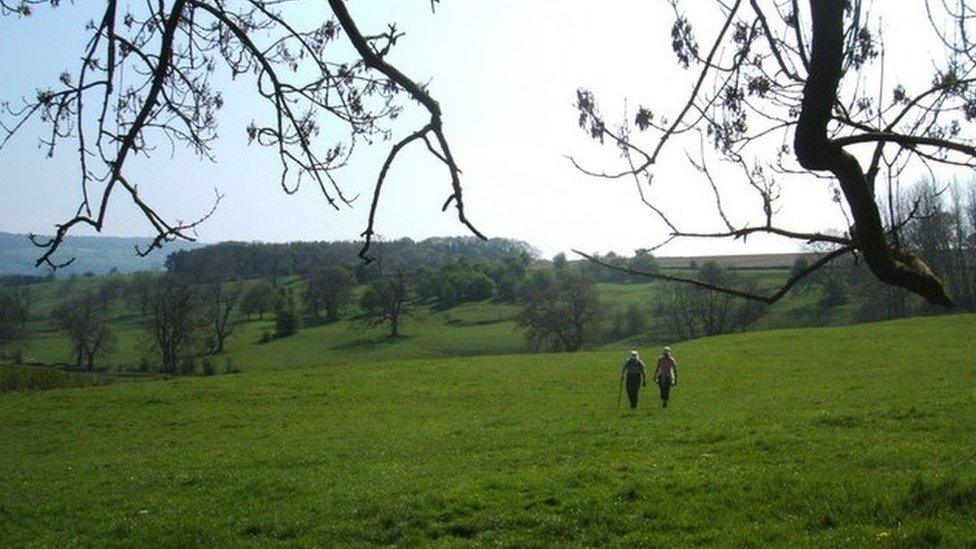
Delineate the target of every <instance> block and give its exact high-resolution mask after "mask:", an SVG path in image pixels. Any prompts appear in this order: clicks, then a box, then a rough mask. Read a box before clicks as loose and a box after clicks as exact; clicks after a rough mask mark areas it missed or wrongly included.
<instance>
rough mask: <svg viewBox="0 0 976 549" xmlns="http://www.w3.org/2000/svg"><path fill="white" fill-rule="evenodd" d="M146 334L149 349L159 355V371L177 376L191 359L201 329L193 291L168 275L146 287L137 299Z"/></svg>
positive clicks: (202, 327) (195, 296) (197, 306)
mask: <svg viewBox="0 0 976 549" xmlns="http://www.w3.org/2000/svg"><path fill="white" fill-rule="evenodd" d="M141 304H142V310H143V314H144V315H145V316H146V319H145V321H146V331H147V332H148V333H149V336H150V341H151V343H152V348H153V349H155V350H156V351H158V352H159V354H160V358H161V360H162V371H163V372H164V373H168V374H176V373H178V372H179V365H180V364H181V362H182V361H183V360H185V359H187V358H188V357H190V356H192V354H193V353H194V350H195V349H196V347H197V345H198V344H199V342H200V337H201V334H202V331H203V329H204V328H205V321H204V320H203V319H202V318H201V315H200V311H199V305H200V296H199V294H198V292H196V291H195V290H194V289H193V287H191V286H190V285H189V284H187V283H186V282H184V281H182V280H180V279H178V278H176V277H175V276H172V275H167V276H163V277H160V278H159V279H158V280H157V281H156V282H155V283H154V284H151V285H147V286H146V287H145V288H144V289H143V293H142V296H141Z"/></svg>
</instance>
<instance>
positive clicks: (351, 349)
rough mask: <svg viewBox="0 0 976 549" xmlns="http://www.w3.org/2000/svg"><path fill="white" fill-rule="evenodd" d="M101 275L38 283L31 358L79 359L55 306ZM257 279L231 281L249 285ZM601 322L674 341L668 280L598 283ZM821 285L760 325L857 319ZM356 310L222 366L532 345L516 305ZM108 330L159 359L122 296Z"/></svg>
mask: <svg viewBox="0 0 976 549" xmlns="http://www.w3.org/2000/svg"><path fill="white" fill-rule="evenodd" d="M743 276H748V277H750V278H752V279H753V280H754V281H755V282H756V283H757V284H758V285H759V286H760V287H764V288H766V287H772V286H774V285H775V284H776V283H777V282H780V281H782V279H783V277H785V276H786V273H785V272H784V271H778V270H758V269H757V270H751V271H744V272H743ZM102 282H103V279H100V278H78V279H74V280H69V281H57V282H50V283H45V284H38V285H36V286H32V287H31V292H32V297H33V300H32V320H31V322H30V323H29V324H28V330H29V331H30V333H31V337H30V339H29V340H28V341H27V343H26V346H25V347H26V348H25V349H24V356H25V358H26V359H27V360H28V361H30V362H40V363H44V364H61V363H68V362H70V361H71V360H72V351H71V345H70V342H69V340H68V338H67V337H66V335H65V334H64V333H63V332H61V331H59V330H57V329H55V328H54V327H53V326H52V323H51V322H50V321H49V317H50V312H51V310H52V308H53V307H54V306H55V305H56V304H57V303H58V302H59V301H60V300H63V299H65V298H67V297H70V296H73V295H79V294H80V293H82V292H84V291H91V290H93V289H96V288H97V287H98V285H99V284H101V283H102ZM253 283H254V281H244V282H237V283H234V285H235V286H239V287H244V286H246V285H248V284H253ZM283 283H284V285H285V286H287V287H290V288H292V289H293V290H294V291H295V292H296V293H300V289H301V286H302V284H303V282H302V281H301V280H298V279H289V280H285V281H283ZM598 291H599V294H600V299H601V303H602V305H603V312H604V319H603V324H602V325H601V327H600V328H598V329H599V330H603V329H604V328H605V327H606V325H607V323H609V321H610V318H611V316H612V314H613V312H614V311H623V310H624V309H626V308H627V307H628V306H629V305H630V304H633V303H636V304H637V305H638V306H639V307H640V310H641V311H642V312H643V313H644V314H645V316H646V318H647V327H646V329H645V331H644V332H643V333H642V335H640V336H635V337H629V338H626V339H625V340H621V341H617V342H612V339H611V340H610V341H611V343H607V342H606V340H604V341H594V342H591V343H590V347H591V348H592V347H604V348H608V349H616V348H621V347H624V346H628V345H642V346H646V345H654V346H657V345H660V344H665V343H669V342H671V335H670V334H669V330H668V329H667V320H666V319H663V318H659V317H657V316H656V315H655V313H654V304H655V302H656V301H657V300H658V299H659V298H660V297H661V295H662V292H666V291H668V288H667V286H665V285H663V284H660V283H652V284H598ZM818 298H819V293H818V291H816V290H814V291H809V292H805V293H800V292H796V293H794V294H791V295H790V297H789V298H788V299H786V300H784V301H782V302H780V303H777V304H776V305H775V306H774V307H772V308H771V309H770V310H769V313H768V314H767V315H766V317H764V318H763V319H761V320H760V321H759V322H757V323H756V325H755V328H757V329H770V328H780V327H798V326H812V325H821V324H826V325H839V324H845V323H849V322H851V320H852V313H851V310H850V307H838V308H834V309H828V310H822V309H821V308H820V307H818V306H817V299H818ZM358 313H359V311H358V310H357V308H356V307H355V306H353V307H350V308H349V309H348V310H347V311H346V312H345V314H344V315H343V319H342V320H340V321H339V322H336V323H333V324H321V325H315V326H307V327H303V328H302V329H301V330H300V331H299V333H298V334H296V335H294V336H291V337H288V338H284V339H280V340H273V341H271V342H269V343H265V344H261V343H259V342H260V341H261V339H262V335H264V334H271V333H273V332H274V323H273V320H272V319H270V317H268V318H267V319H266V320H254V319H251V320H248V321H247V322H244V323H243V324H242V325H241V326H240V327H239V328H238V329H237V331H236V333H235V334H234V335H233V336H232V337H231V339H230V340H229V341H228V343H227V352H226V353H225V354H224V355H222V356H218V357H216V358H215V359H214V360H216V362H217V363H218V367H221V366H222V363H224V362H226V361H227V360H228V359H229V360H230V361H231V362H232V363H233V364H234V365H235V367H237V368H241V369H243V370H245V371H256V370H280V369H287V368H291V367H304V366H313V365H322V364H348V363H356V362H375V361H387V360H404V359H421V358H423V359H433V358H449V357H457V356H478V355H499V354H513V353H525V352H529V351H531V348H530V346H529V344H528V342H527V341H526V340H525V336H524V333H523V332H522V331H520V330H518V329H517V327H516V325H515V322H514V318H515V315H516V314H517V313H518V306H517V305H514V304H506V303H496V302H493V301H482V302H476V303H465V304H462V305H459V306H457V307H454V308H451V309H448V310H438V309H436V308H431V307H428V306H422V305H417V306H414V307H413V312H412V313H411V314H410V315H409V316H408V317H407V318H406V319H405V321H404V325H403V329H402V333H403V334H404V337H403V338H400V339H398V340H390V339H388V338H387V337H386V334H387V331H388V329H387V328H385V327H382V326H381V327H375V328H369V327H365V326H364V325H363V324H362V323H360V322H358V321H357V320H356V316H357V315H358ZM109 317H110V319H111V327H112V329H113V331H114V332H115V334H116V339H117V343H116V345H115V348H114V349H113V350H112V351H111V352H110V353H109V354H108V355H106V356H104V357H101V358H100V359H99V360H98V364H99V365H100V366H101V367H102V368H108V369H111V370H117V369H119V368H123V369H130V370H131V369H134V368H135V367H136V366H137V365H138V364H139V363H140V362H141V361H142V360H143V359H146V360H148V361H149V362H151V363H155V362H157V361H158V358H157V357H156V356H155V353H153V352H152V351H151V350H150V348H149V347H150V345H149V341H148V338H147V335H146V333H145V331H144V328H143V321H142V319H141V318H140V316H139V314H138V312H137V311H136V310H135V308H134V306H133V305H132V304H131V303H129V302H127V301H126V300H124V299H115V300H113V301H112V302H111V306H110V309H109Z"/></svg>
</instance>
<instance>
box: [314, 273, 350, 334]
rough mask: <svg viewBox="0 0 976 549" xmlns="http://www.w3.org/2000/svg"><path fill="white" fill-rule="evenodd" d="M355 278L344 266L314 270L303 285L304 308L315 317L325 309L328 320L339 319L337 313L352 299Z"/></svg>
mask: <svg viewBox="0 0 976 549" xmlns="http://www.w3.org/2000/svg"><path fill="white" fill-rule="evenodd" d="M355 286H356V278H355V277H354V276H353V274H352V272H351V271H350V270H349V269H347V268H345V267H329V268H327V269H323V270H319V271H315V272H314V273H312V275H311V276H309V277H308V285H307V286H306V287H305V296H304V297H305V299H304V301H305V310H306V312H308V313H309V315H310V316H312V317H313V318H315V319H318V318H319V312H320V311H321V310H322V309H325V318H326V320H328V321H329V322H335V321H336V320H338V319H339V313H340V312H341V311H342V309H343V308H344V307H346V306H347V305H349V303H350V302H351V301H352V291H353V288H355Z"/></svg>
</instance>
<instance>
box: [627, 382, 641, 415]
mask: <svg viewBox="0 0 976 549" xmlns="http://www.w3.org/2000/svg"><path fill="white" fill-rule="evenodd" d="M640 388H641V376H640V374H627V398H628V399H630V407H631V408H636V407H637V394H638V393H640Z"/></svg>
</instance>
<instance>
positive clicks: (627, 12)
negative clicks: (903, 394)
mask: <svg viewBox="0 0 976 549" xmlns="http://www.w3.org/2000/svg"><path fill="white" fill-rule="evenodd" d="M98 4H101V3H100V2H98V3H95V2H91V0H87V1H85V2H77V3H74V4H70V3H63V5H62V7H60V8H58V9H53V10H52V9H50V8H41V9H39V10H38V13H37V14H36V15H35V16H34V17H32V18H30V19H26V20H17V19H11V18H0V75H3V76H2V79H0V99H4V100H13V99H16V98H17V97H20V96H22V95H30V94H31V93H32V90H34V89H35V88H36V87H38V86H39V85H41V84H44V83H53V82H56V79H57V76H58V74H60V72H61V71H62V70H63V69H64V68H65V67H72V66H74V65H75V64H76V60H77V58H78V51H79V49H78V45H79V44H80V43H81V40H83V38H84V36H85V35H84V32H83V31H84V29H83V25H84V22H85V21H87V19H88V17H89V15H87V14H86V13H87V12H86V10H90V9H91V8H92V6H97V5H98ZM308 5H309V6H311V7H308V8H307V10H308V11H307V13H306V14H303V16H304V15H307V16H308V17H309V18H310V20H316V18H319V19H320V18H321V17H323V16H324V15H325V3H324V2H318V3H309V4H308ZM686 5H687V6H689V10H690V12H691V13H690V15H691V16H692V19H693V21H695V20H696V18H697V20H704V22H703V23H701V24H700V31H701V33H702V36H701V37H700V42H702V43H705V42H706V41H707V40H708V34H709V33H708V31H709V26H708V25H709V17H714V16H715V13H714V10H712V9H711V8H709V7H708V6H709V5H710V3H708V2H699V1H696V2H687V3H686ZM921 5H922V3H921V2H919V3H917V5H916V3H909V2H898V3H897V6H896V5H895V3H891V4H889V5H887V6H886V8H890V9H892V10H893V11H892V12H891V13H890V14H889V15H887V17H888V19H887V20H886V25H887V26H888V30H889V32H890V35H891V36H908V35H913V33H914V34H918V32H917V29H918V26H919V24H920V23H919V21H921V19H920V18H921V17H924V11H920V6H921ZM349 6H350V8H349V9H350V11H351V12H352V15H353V16H354V17H355V18H356V19H357V21H358V23H359V26H360V28H361V29H362V30H363V32H364V33H365V34H371V33H375V32H379V31H382V30H385V28H386V24H387V23H390V22H396V23H397V24H398V27H399V28H400V29H402V30H403V31H405V32H406V36H405V37H404V38H403V39H401V40H400V42H398V44H397V46H396V47H395V48H394V50H393V52H392V53H391V54H390V56H389V58H388V59H389V60H390V61H391V62H392V63H394V64H395V65H396V66H398V67H399V68H400V69H401V70H402V71H403V72H404V73H406V74H407V75H409V76H411V77H412V78H414V79H415V80H417V81H420V82H428V83H429V90H430V91H431V94H432V95H433V96H434V97H435V98H436V99H437V100H438V101H439V102H440V104H441V107H442V110H443V111H444V126H445V132H446V134H447V138H448V140H449V141H450V142H451V146H452V150H453V152H454V155H455V157H456V159H457V161H458V163H459V165H460V167H461V169H462V170H463V172H464V173H463V176H462V183H463V185H464V190H465V203H466V206H467V212H468V216H469V218H470V219H471V220H472V221H473V222H474V223H475V224H476V225H477V227H478V228H479V229H480V230H481V231H482V232H484V233H485V234H486V235H488V236H490V237H508V238H517V239H521V240H525V241H527V242H529V243H531V244H532V245H534V246H535V247H537V248H538V249H539V250H540V251H541V252H542V253H543V255H544V256H552V255H553V254H555V253H557V252H561V251H568V250H570V249H573V248H576V249H581V250H585V251H598V252H606V251H610V250H612V251H615V252H617V253H625V254H631V253H633V250H635V249H638V248H645V247H650V246H653V245H655V244H657V243H658V242H660V241H661V240H662V239H664V238H665V237H666V236H667V233H668V231H667V227H666V226H664V225H663V224H662V223H661V222H660V221H658V220H657V219H656V217H655V216H654V215H653V213H652V212H651V211H650V210H648V209H647V208H646V207H645V206H643V205H642V204H641V203H640V201H639V197H638V194H637V191H636V189H635V187H634V183H633V180H631V179H621V180H614V181H611V180H605V179H599V178H592V177H589V176H586V175H584V174H581V173H580V172H578V171H577V170H575V169H574V168H573V167H572V165H571V164H570V163H569V161H568V160H567V158H566V156H567V155H572V156H574V157H576V158H578V159H580V160H581V161H582V162H583V163H584V164H585V165H587V166H589V167H592V168H593V169H595V170H597V171H613V170H616V169H620V168H621V167H622V165H621V162H622V161H621V159H620V158H618V156H617V155H616V154H615V152H614V151H613V150H612V147H600V146H599V145H598V144H596V143H595V142H593V141H592V140H590V139H589V138H588V137H587V136H586V135H585V134H584V133H583V132H582V131H581V130H580V129H579V128H578V127H577V123H576V118H577V114H576V111H575V108H574V106H573V104H574V101H575V94H576V90H577V88H579V87H584V88H587V89H591V90H593V91H594V92H595V93H596V95H597V97H598V99H599V100H600V104H601V110H602V111H603V112H604V113H605V114H607V115H608V118H609V119H611V120H614V119H615V118H614V115H616V116H622V114H623V112H624V107H625V105H627V106H628V107H627V108H628V110H627V112H628V113H631V114H632V112H633V109H634V108H635V107H636V105H638V104H643V105H648V106H652V107H653V108H654V109H655V111H656V112H659V113H662V114H665V115H667V114H668V113H672V115H673V113H674V112H676V110H677V109H678V108H679V106H680V102H681V101H682V100H683V98H684V97H685V94H686V93H687V90H688V89H689V84H690V82H691V80H690V78H691V77H692V76H693V73H689V72H687V71H684V70H682V69H680V68H679V67H678V66H677V64H676V63H675V62H674V55H673V53H672V52H671V49H670V28H671V24H672V22H673V14H672V12H671V9H670V7H669V5H668V3H667V2H666V1H664V0H660V1H647V2H644V1H642V2H637V1H632V0H627V1H625V0H607V1H603V2H592V1H584V0H532V1H526V0H492V1H491V2H485V1H482V2H475V1H473V0H442V1H441V2H440V3H439V4H438V8H437V10H436V13H432V12H431V9H430V4H429V2H428V1H427V0H355V1H352V2H350V3H349ZM696 9H697V10H699V11H698V12H696V11H695V10H696ZM709 10H711V11H710V12H709ZM901 42H902V43H900V44H886V45H887V46H888V53H887V54H886V56H887V58H888V59H889V60H891V65H892V66H893V67H896V68H897V70H898V71H901V73H902V74H903V75H904V77H905V79H906V80H908V79H910V78H911V77H916V79H917V77H918V75H919V74H922V76H921V81H920V83H919V85H924V84H925V83H927V82H928V80H929V78H930V77H929V75H930V74H931V68H932V67H931V60H932V59H933V58H935V57H937V55H936V51H937V50H936V48H935V45H934V44H932V43H929V42H926V41H924V40H914V41H911V42H909V41H901ZM892 71H893V72H894V69H892ZM891 79H892V81H893V80H894V79H895V76H892V77H891ZM224 84H226V86H227V92H226V94H225V95H226V96H227V105H228V106H227V107H226V108H225V109H224V110H223V111H222V112H221V117H220V127H219V130H218V131H219V134H220V139H219V140H218V142H217V143H216V146H215V149H214V153H215V155H216V157H217V162H216V163H210V162H208V161H200V160H198V159H196V158H194V157H192V156H190V155H188V154H184V153H177V154H176V155H174V156H172V157H171V156H170V154H169V151H168V150H166V149H165V148H163V149H161V150H160V151H158V152H157V153H156V154H155V155H154V156H153V158H152V159H151V160H149V161H147V160H144V159H140V160H139V161H137V162H136V163H134V164H133V165H132V166H131V167H130V174H132V178H133V179H135V180H137V181H138V183H139V188H140V193H141V194H143V195H144V196H146V197H148V198H149V199H151V200H153V201H154V203H155V204H156V205H157V206H158V207H159V209H160V211H161V212H162V213H163V214H164V215H165V216H167V218H169V219H182V220H187V219H195V218H197V217H199V216H200V215H202V214H203V213H205V212H206V211H207V210H209V208H210V205H211V202H212V200H213V195H214V190H215V189H217V190H218V191H219V192H220V193H222V194H223V195H224V196H225V198H224V200H223V201H222V203H221V204H220V207H219V209H218V210H217V212H216V214H215V215H214V216H213V217H212V218H211V219H209V220H208V221H207V222H206V223H205V224H203V225H202V226H201V227H199V228H198V229H197V235H198V237H199V239H200V240H201V241H203V242H218V241H223V240H243V241H254V240H259V241H270V242H283V241H292V240H349V239H357V238H358V237H359V234H360V233H361V232H362V231H363V229H364V228H365V226H366V217H367V214H368V206H369V203H368V199H369V196H370V193H371V190H372V186H373V183H374V182H375V178H376V175H377V173H378V172H379V169H380V166H381V165H382V162H383V159H384V158H385V155H386V154H387V152H388V151H389V148H390V146H391V142H383V141H380V142H377V143H375V144H374V145H373V146H371V147H368V148H367V149H362V150H360V151H359V154H357V156H356V157H355V160H354V162H353V163H352V165H350V166H349V167H348V168H346V169H344V170H343V171H341V172H338V174H337V175H338V179H339V180H340V181H341V183H342V184H343V186H344V188H345V190H346V191H347V192H348V193H349V194H352V195H355V194H360V195H361V196H360V198H359V200H357V201H356V204H355V206H354V207H352V208H345V209H343V210H342V211H339V212H336V211H335V210H333V209H332V208H331V207H329V206H328V204H327V203H326V202H325V200H324V199H323V197H322V195H321V194H320V193H319V191H318V190H317V189H316V188H314V187H313V186H311V185H307V186H305V187H303V188H301V189H300V190H299V192H298V193H296V194H295V195H287V194H286V193H284V192H283V191H282V190H281V188H280V187H279V186H278V178H279V172H278V164H277V158H276V156H275V155H274V153H273V151H271V150H269V149H264V148H261V147H257V146H249V145H247V142H246V141H247V140H246V136H245V128H246V126H247V125H248V123H249V122H250V121H251V119H252V118H253V116H254V113H255V109H256V107H255V104H254V101H253V99H251V97H250V96H249V93H250V92H251V90H252V88H251V87H250V86H251V85H250V83H247V82H233V83H230V82H228V81H225V82H224ZM906 87H908V88H909V92H911V91H912V90H913V86H911V85H907V86H906ZM917 87H918V86H914V88H917ZM625 102H626V103H625ZM407 107H408V113H407V114H406V115H405V116H403V117H402V118H401V119H400V120H399V121H398V122H397V124H396V125H395V126H394V128H393V129H394V136H402V135H405V134H406V133H408V132H410V131H413V130H414V129H416V128H417V127H419V125H420V123H422V120H423V117H422V116H419V117H418V111H417V110H416V109H414V111H413V112H410V111H409V108H410V105H407ZM419 114H420V115H422V114H423V113H422V112H419ZM27 130H28V131H25V132H24V133H22V134H21V135H20V136H19V137H17V138H15V141H13V142H12V143H11V144H10V145H9V146H8V147H7V148H5V149H3V150H0V231H7V232H19V233H23V232H35V233H40V234H49V233H50V232H51V231H52V229H53V227H54V224H55V223H57V222H59V221H63V220H66V219H69V218H70V217H71V216H72V215H73V212H74V209H75V208H76V207H77V204H78V200H79V190H78V187H77V172H76V170H77V167H76V163H75V158H74V156H73V151H72V150H70V149H69V148H67V147H64V148H62V149H61V150H60V151H59V152H58V154H56V156H55V157H54V158H53V159H48V158H46V157H45V155H44V154H43V152H42V151H40V150H39V149H38V146H37V145H38V138H39V136H40V133H39V132H40V128H39V127H29V128H27ZM685 146H690V145H688V144H685V145H680V144H679V145H677V146H674V147H673V150H672V151H671V153H670V154H668V155H666V157H665V158H664V159H663V161H662V162H661V163H660V164H659V165H658V166H657V167H656V169H655V181H656V183H655V188H654V194H653V195H652V198H653V199H654V200H655V201H657V202H659V203H661V204H663V205H665V206H667V207H668V208H669V209H670V210H671V211H672V212H674V216H675V218H677V219H680V220H681V221H682V228H685V229H689V230H690V229H695V230H720V229H721V228H722V225H721V220H720V219H719V218H718V217H717V215H716V214H715V212H714V208H712V204H714V202H713V199H712V197H711V194H710V193H711V191H710V190H709V187H708V186H707V183H706V182H705V181H704V180H703V179H702V177H701V176H700V175H699V174H698V173H696V172H694V171H693V170H691V169H690V168H689V166H688V165H687V162H686V160H685V157H684V147H685ZM718 173H719V175H723V174H724V173H725V172H721V171H719V172H718ZM448 194H450V181H449V178H448V175H447V173H446V171H445V170H444V168H443V166H442V165H441V164H440V163H439V162H438V161H437V160H436V159H434V158H432V157H431V156H430V155H429V154H428V153H427V152H426V151H425V150H424V148H423V146H417V145H416V144H414V145H411V147H410V148H408V149H406V150H405V151H404V153H403V154H402V155H401V156H400V157H399V158H398V160H397V162H396V164H395V165H394V166H393V168H392V170H391V173H390V176H389V178H388V181H387V183H386V186H385V191H384V194H383V197H382V202H381V205H380V209H379V220H378V223H377V226H376V230H377V232H378V233H379V234H380V235H381V236H382V237H383V238H387V239H393V238H400V237H410V238H413V239H422V238H426V237H429V236H439V235H465V234H469V233H467V231H466V229H465V228H464V227H463V226H462V225H461V224H460V223H458V221H457V219H456V217H455V216H454V213H453V212H454V210H453V209H449V210H448V211H447V212H443V213H442V212H441V211H440V205H441V204H442V203H443V201H444V199H445V198H446V197H447V195H448ZM829 197H830V195H829V183H828V182H826V181H822V180H817V179H813V178H807V179H803V180H796V181H790V182H789V183H788V184H785V185H784V188H783V199H782V202H781V210H780V212H779V214H778V215H779V216H780V219H781V220H782V221H783V224H785V225H788V226H790V227H791V228H794V229H797V230H823V229H836V230H843V228H844V222H843V218H842V216H841V215H840V213H839V212H838V211H837V208H836V205H834V204H833V203H831V201H830V199H829ZM727 206H728V208H729V210H730V211H734V212H736V213H735V214H733V215H732V217H733V221H735V222H744V221H746V220H748V219H757V217H756V213H758V211H759V210H758V207H759V204H758V202H757V200H756V199H755V197H754V196H746V197H738V198H737V197H736V196H735V195H729V196H728V198H727ZM79 234H89V233H83V232H82V233H79ZM102 234H106V235H118V236H142V235H144V236H150V235H151V228H150V227H149V226H148V225H147V223H146V221H145V220H144V219H142V218H141V216H140V215H139V214H138V212H136V211H135V209H134V208H133V207H132V206H131V205H129V204H127V203H126V202H125V201H124V200H114V201H113V203H112V205H111V211H110V213H109V220H108V222H107V224H106V226H105V227H104V229H103V232H102ZM798 249H799V245H798V244H797V243H796V242H793V241H786V240H782V239H776V238H751V239H750V240H749V241H748V242H746V243H743V242H740V241H736V242H730V241H715V240H681V241H676V242H674V243H672V244H670V245H668V246H667V247H665V248H662V249H661V250H659V251H658V252H657V253H658V255H665V256H666V255H710V254H740V253H742V254H744V253H768V252H792V251H797V250H798Z"/></svg>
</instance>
